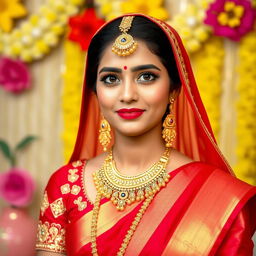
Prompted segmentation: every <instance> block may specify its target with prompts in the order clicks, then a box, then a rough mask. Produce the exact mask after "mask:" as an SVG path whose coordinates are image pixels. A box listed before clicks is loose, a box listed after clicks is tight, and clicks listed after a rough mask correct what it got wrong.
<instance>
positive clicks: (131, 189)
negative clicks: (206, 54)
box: [37, 14, 256, 256]
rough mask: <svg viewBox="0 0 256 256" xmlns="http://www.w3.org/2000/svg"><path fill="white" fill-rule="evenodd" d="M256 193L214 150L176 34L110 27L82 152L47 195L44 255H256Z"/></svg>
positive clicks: (83, 128) (98, 42)
mask: <svg viewBox="0 0 256 256" xmlns="http://www.w3.org/2000/svg"><path fill="white" fill-rule="evenodd" d="M99 109H100V110H99ZM98 127H100V132H99V134H100V135H99V141H98V138H97V137H98V129H99V128H98ZM112 138H114V140H113V139H112ZM100 144H101V145H102V146H103V148H104V150H105V151H106V152H103V153H101V152H102V148H101V146H100ZM110 144H111V145H112V147H111V146H110ZM111 148H112V150H111ZM80 159H86V160H80ZM255 194H256V189H255V188H254V187H252V186H250V185H248V184H246V183H244V182H242V181H239V180H237V179H236V178H234V177H233V176H232V171H231V169H230V167H229V165H228V164H227V162H226V161H225V159H224V158H223V156H222V154H221V153H220V151H219V149H218V147H217V145H216V141H215V139H214V136H213V133H212V130H211V127H210V124H209V121H208V118H207V115H206V112H205V110H204V107H203V104H202V102H201V99H200V96H199V93H198V90H197V87H196V84H195V80H194V77H193V73H192V69H191V66H190V63H189V59H188V57H187V54H186V52H185V50H184V47H183V45H182V43H181V40H180V38H179V36H178V35H177V32H176V31H175V30H174V29H173V28H171V27H169V26H168V25H167V24H165V23H164V22H161V21H159V20H156V19H154V18H151V17H147V16H144V15H140V14H136V15H134V14H131V15H126V16H124V17H119V18H117V19H115V20H113V21H110V22H109V23H108V24H105V25H104V26H103V27H102V28H101V29H100V30H99V31H98V32H97V33H96V35H95V36H94V38H93V39H92V41H91V44H90V47H89V50H88V56H87V65H86V75H85V82H84V89H83V100H82V109H81V118H80V126H79V131H78V136H77V141H76V145H75V149H74V153H73V155H72V157H71V160H70V163H69V164H68V165H66V166H64V167H62V168H60V169H59V170H58V171H57V172H55V173H54V174H53V175H52V177H51V179H50V181H49V183H48V185H47V187H46V190H45V194H44V200H43V204H42V207H41V213H40V222H39V232H38V243H37V250H38V255H40V256H42V255H63V254H64V255H76V256H80V255H91V254H93V255H124V254H125V255H133V256H134V255H172V256H176V255H177V256H178V255H193V256H194V255H229V256H230V255H252V250H253V243H252V241H251V237H252V235H253V233H254V231H255V228H256V224H255V216H256V214H255V212H256V207H255V206H256V197H255ZM52 252H55V253H54V254H52Z"/></svg>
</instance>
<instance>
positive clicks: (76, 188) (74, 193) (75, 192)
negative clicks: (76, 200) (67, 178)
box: [71, 185, 81, 195]
mask: <svg viewBox="0 0 256 256" xmlns="http://www.w3.org/2000/svg"><path fill="white" fill-rule="evenodd" d="M80 190H81V187H80V186H77V185H73V187H72V189H71V194H73V195H78V193H79V192H80Z"/></svg>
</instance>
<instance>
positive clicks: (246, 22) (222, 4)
mask: <svg viewBox="0 0 256 256" xmlns="http://www.w3.org/2000/svg"><path fill="white" fill-rule="evenodd" d="M254 20H255V10H254V9H253V7H252V4H251V2H250V1H249V0H216V1H215V2H213V3H212V4H210V6H209V9H208V10H207V11H206V18H205V20H204V23H205V24H208V25H210V26H212V27H213V32H214V34H215V35H218V36H224V37H228V38H230V39H232V40H234V41H238V40H240V38H241V37H242V36H243V35H245V34H246V33H248V32H249V31H251V30H252V29H253V24H254Z"/></svg>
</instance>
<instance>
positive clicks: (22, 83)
mask: <svg viewBox="0 0 256 256" xmlns="http://www.w3.org/2000/svg"><path fill="white" fill-rule="evenodd" d="M0 86H2V87H3V88H4V89H5V90H6V91H10V92H13V93H19V92H21V91H23V90H25V89H28V88H29V87H30V74H29V72H28V70H27V67H26V65H25V64H24V63H23V62H21V61H19V60H13V59H10V58H7V57H2V58H0Z"/></svg>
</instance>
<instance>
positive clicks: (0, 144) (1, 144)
mask: <svg viewBox="0 0 256 256" xmlns="http://www.w3.org/2000/svg"><path fill="white" fill-rule="evenodd" d="M0 149H1V151H2V152H3V155H4V156H5V157H6V158H7V159H8V160H9V161H10V164H11V166H13V165H14V162H15V158H14V154H13V152H12V151H11V149H10V147H9V145H8V144H7V143H6V142H5V141H4V140H0Z"/></svg>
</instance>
